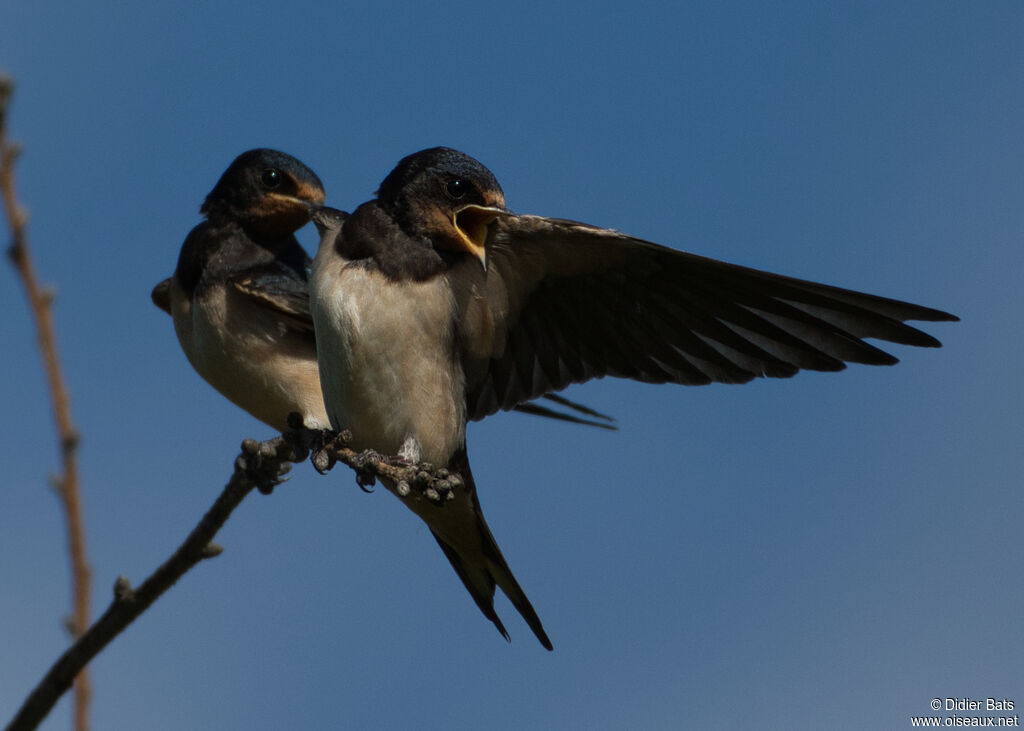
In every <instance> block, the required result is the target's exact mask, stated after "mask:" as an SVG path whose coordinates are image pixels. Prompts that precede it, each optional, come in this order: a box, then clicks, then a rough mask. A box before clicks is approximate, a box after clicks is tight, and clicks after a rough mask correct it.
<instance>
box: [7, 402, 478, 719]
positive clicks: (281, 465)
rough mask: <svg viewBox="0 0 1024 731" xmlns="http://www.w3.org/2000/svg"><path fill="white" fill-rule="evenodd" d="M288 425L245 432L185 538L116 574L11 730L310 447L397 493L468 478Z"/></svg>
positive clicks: (321, 459) (325, 462)
mask: <svg viewBox="0 0 1024 731" xmlns="http://www.w3.org/2000/svg"><path fill="white" fill-rule="evenodd" d="M289 426H291V427H292V428H291V429H290V430H289V431H287V432H285V433H284V434H282V435H281V436H279V437H275V438H274V439H269V440H267V441H265V442H257V441H255V440H253V439H246V440H245V441H244V442H242V453H241V454H240V455H238V457H236V458H235V468H234V472H233V473H232V475H231V479H229V480H228V483H227V485H226V486H225V487H224V491H223V492H222V493H221V494H220V497H218V498H217V500H216V501H215V502H214V503H213V505H212V506H211V507H210V509H209V510H208V511H207V512H206V515H204V516H203V518H202V520H200V521H199V523H198V525H196V527H195V528H194V529H193V530H192V532H191V533H190V534H189V536H188V538H186V539H185V542H184V543H182V544H181V546H179V547H178V550H176V551H175V552H174V554H173V555H172V556H171V557H170V558H169V559H167V561H165V562H164V563H163V564H162V565H161V566H160V568H158V569H157V570H156V571H154V572H153V574H152V575H150V577H149V578H147V579H146V580H145V581H144V582H143V583H142V584H141V585H140V586H139V588H138V589H132V586H131V583H130V582H129V581H128V579H127V578H125V577H123V576H120V577H118V579H117V581H116V582H115V583H114V599H113V601H112V602H111V604H110V606H109V607H107V610H106V611H105V612H104V613H103V615H102V616H101V617H100V618H99V619H98V620H96V623H95V624H93V626H92V627H90V628H89V629H88V630H87V631H86V632H85V633H84V634H83V635H82V636H81V637H79V638H78V641H77V642H75V643H74V644H73V645H72V646H71V647H70V648H68V649H67V651H65V652H64V654H63V655H61V657H60V658H59V659H58V660H57V662H56V663H54V665H53V666H52V667H51V668H50V670H49V671H48V672H47V673H46V675H45V676H44V677H43V679H42V680H41V681H40V682H39V684H38V685H37V686H36V687H35V689H34V690H33V691H32V693H31V694H30V695H29V696H28V698H27V699H26V700H25V702H24V703H23V704H22V706H21V708H20V709H19V711H18V715H16V716H15V717H14V718H13V719H12V720H11V722H10V723H9V724H8V725H7V727H6V731H32V729H35V728H36V727H38V725H39V724H40V723H41V722H42V720H43V719H44V718H46V716H47V714H48V713H49V712H50V710H51V709H52V708H53V706H54V705H55V704H56V703H57V701H58V700H59V699H60V697H61V696H62V695H63V694H64V693H65V692H66V691H67V689H68V688H69V687H70V686H71V683H72V681H73V680H74V678H75V676H76V675H77V674H78V673H79V672H81V671H82V669H83V668H84V667H85V666H86V665H87V664H88V663H89V662H90V661H91V660H92V659H93V658H94V657H96V655H98V654H99V653H100V651H102V650H103V648H104V647H106V646H107V645H108V644H110V642H111V641H112V640H113V639H114V638H115V637H117V636H118V635H119V634H120V633H121V632H123V631H124V630H125V628H127V627H128V625H129V624H131V623H132V622H133V621H134V620H135V619H136V618H137V617H138V616H139V615H140V614H142V613H143V612H144V611H146V609H148V608H149V607H150V605H152V604H153V602H155V601H156V600H157V599H158V598H159V597H160V595H161V594H163V593H164V592H165V591H167V590H168V589H169V588H171V586H173V585H174V584H175V583H176V582H177V581H178V579H180V578H181V577H182V576H184V575H185V573H186V572H188V571H189V570H190V569H191V568H192V567H193V566H195V565H196V564H198V563H199V562H200V561H202V560H203V559H206V558H213V557H214V556H217V555H218V554H220V552H221V550H223V549H221V547H220V546H218V545H217V544H215V543H213V542H212V541H213V538H214V536H216V535H217V532H218V531H219V530H220V529H221V527H222V526H223V525H224V523H226V522H227V520H228V518H229V517H230V516H231V513H232V511H234V509H235V508H237V507H238V506H239V505H240V504H241V502H242V500H244V499H245V497H246V496H247V495H248V494H249V493H250V492H252V490H253V488H256V489H258V490H259V491H260V492H262V493H264V494H269V493H271V492H272V491H273V489H274V487H275V486H276V485H278V484H280V483H281V482H282V479H283V477H284V475H285V474H287V472H288V471H289V470H290V469H291V464H290V463H292V462H302V461H304V460H305V459H306V458H307V457H308V456H309V455H310V451H311V450H313V464H314V466H316V467H317V469H318V470H319V471H321V472H323V471H325V470H326V469H330V468H331V467H332V466H333V465H334V464H335V463H337V462H343V463H345V464H347V465H349V466H351V467H352V468H353V469H355V470H356V472H357V480H358V481H359V484H360V485H367V484H372V482H373V480H374V479H376V478H378V477H382V478H384V479H385V480H387V481H392V482H394V483H395V484H396V485H397V486H398V487H397V488H395V489H396V490H397V491H398V492H399V494H402V491H403V490H406V491H408V490H412V489H416V490H417V491H420V492H422V494H423V495H424V496H425V497H426V498H427V499H429V500H436V501H443V500H445V499H446V498H447V497H448V496H449V495H450V494H451V491H452V490H453V489H454V488H457V487H459V486H460V485H461V484H462V481H461V479H460V478H459V476H458V475H452V474H449V473H448V472H447V470H443V469H441V470H436V469H434V467H433V466H432V465H429V464H425V463H422V464H408V463H405V462H404V460H402V459H401V458H400V457H381V456H380V455H376V454H368V453H356V452H354V451H353V450H351V449H349V448H348V446H347V442H348V441H349V440H350V439H351V435H349V434H348V433H347V432H342V433H341V434H340V435H333V434H331V433H330V432H319V431H312V430H308V429H305V428H304V427H302V419H301V418H298V414H293V415H291V417H290V418H289ZM402 485H405V487H404V488H403V487H402ZM405 494H406V495H407V494H408V492H405Z"/></svg>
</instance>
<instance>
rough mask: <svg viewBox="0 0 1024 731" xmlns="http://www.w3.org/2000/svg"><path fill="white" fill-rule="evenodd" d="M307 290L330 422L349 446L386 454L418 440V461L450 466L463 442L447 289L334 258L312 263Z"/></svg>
mask: <svg viewBox="0 0 1024 731" xmlns="http://www.w3.org/2000/svg"><path fill="white" fill-rule="evenodd" d="M311 284H312V286H311V297H312V302H311V305H312V312H313V321H314V324H315V326H316V338H317V360H318V362H319V365H320V380H321V385H322V387H323V392H324V402H325V405H326V407H327V413H328V416H329V417H330V419H331V425H332V426H333V427H334V428H335V429H349V430H350V431H351V432H352V436H353V440H354V441H353V445H352V446H353V448H355V449H375V450H377V451H378V452H381V453H383V454H396V453H397V452H398V449H399V448H400V447H401V446H402V444H403V442H404V441H405V440H406V439H407V438H408V437H415V438H416V440H417V441H418V442H419V445H420V449H421V457H422V459H423V460H425V461H428V462H432V463H434V464H439V465H444V464H447V463H448V460H449V459H450V457H451V455H452V453H454V452H455V450H456V449H458V448H459V446H461V445H462V443H463V442H464V440H465V395H464V378H463V375H462V369H461V366H460V365H459V364H458V362H457V360H456V358H455V355H454V351H455V348H454V347H453V338H454V335H453V333H452V332H451V323H452V317H451V313H452V311H453V302H452V297H451V293H450V290H449V288H448V287H445V286H441V284H440V283H439V282H438V281H436V280H435V281H433V282H430V281H427V282H419V283H417V282H405V283H400V282H392V281H388V280H387V279H386V278H385V277H384V276H383V275H382V274H380V273H378V272H374V271H371V270H369V269H367V268H366V267H363V266H358V265H352V264H347V265H346V263H345V262H343V261H342V260H340V259H338V258H336V257H330V258H329V259H328V260H327V262H326V264H324V263H323V262H322V261H321V258H320V257H318V259H317V265H316V266H315V267H314V272H313V280H312V283H311ZM438 323H444V327H445V331H444V332H438V331H437V327H438Z"/></svg>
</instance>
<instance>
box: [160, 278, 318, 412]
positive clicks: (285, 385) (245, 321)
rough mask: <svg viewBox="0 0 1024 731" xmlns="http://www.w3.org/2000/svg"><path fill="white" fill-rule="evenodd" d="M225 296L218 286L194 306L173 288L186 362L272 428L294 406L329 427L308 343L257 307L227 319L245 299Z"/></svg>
mask: <svg viewBox="0 0 1024 731" xmlns="http://www.w3.org/2000/svg"><path fill="white" fill-rule="evenodd" d="M229 296H231V295H230V294H229V293H228V291H227V290H226V289H223V288H221V289H217V290H216V291H215V292H214V293H213V294H212V295H211V296H210V297H209V298H208V299H207V300H206V302H205V306H204V307H201V308H193V307H191V305H190V303H189V302H188V299H187V298H186V297H185V296H184V294H183V293H182V292H180V291H179V290H178V289H176V288H172V292H171V307H172V311H173V312H174V325H175V331H176V332H177V335H178V340H179V342H180V343H181V347H182V350H184V351H185V355H186V356H187V357H188V359H189V362H190V363H191V364H192V366H193V367H194V368H195V369H196V371H197V372H198V373H199V375H201V376H202V377H203V378H204V379H205V380H206V381H207V382H208V383H209V384H210V385H212V386H213V387H214V388H216V389H217V390H218V391H220V392H221V394H223V395H224V396H226V397H227V398H228V399H229V400H230V401H232V402H233V403H234V404H236V405H237V406H240V407H241V408H243V409H245V410H246V411H248V412H249V413H250V414H252V415H253V416H255V417H256V418H257V419H259V420H260V421H263V422H264V423H267V424H270V425H271V426H272V427H274V428H275V429H279V430H284V429H286V428H287V423H286V422H287V416H288V414H289V413H290V412H292V411H297V412H299V413H300V414H302V415H303V420H304V421H305V424H306V426H308V427H310V428H327V425H328V421H327V415H326V413H325V412H324V408H323V402H322V400H321V398H320V395H319V390H320V388H319V379H318V372H317V365H316V362H315V360H314V354H313V352H312V347H311V346H309V345H307V344H306V343H305V342H303V341H298V340H296V341H293V340H292V338H290V337H289V336H288V335H287V333H285V332H283V331H282V330H281V329H280V328H279V327H278V326H277V325H276V323H275V321H274V318H273V316H272V315H270V314H266V313H264V312H263V311H262V310H260V308H258V307H255V306H251V305H250V306H249V309H248V310H247V314H245V315H244V316H243V315H236V316H235V317H234V318H230V319H229V318H228V314H227V313H228V312H229V310H231V309H232V307H233V308H235V310H238V309H239V308H241V307H243V306H244V305H246V304H247V303H245V302H244V299H243V298H241V297H240V296H238V295H235V298H236V300H239V301H235V302H233V303H229V302H228V297H229ZM250 310H251V311H250Z"/></svg>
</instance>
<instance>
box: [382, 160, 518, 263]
mask: <svg viewBox="0 0 1024 731" xmlns="http://www.w3.org/2000/svg"><path fill="white" fill-rule="evenodd" d="M377 197H378V200H379V201H380V203H381V204H382V205H384V206H385V207H387V208H388V209H389V210H390V211H391V212H392V214H393V215H394V217H395V220H396V221H398V224H399V226H401V227H402V229H403V230H404V231H405V232H406V233H407V234H409V235H410V236H413V237H417V238H421V239H427V240H429V241H430V243H431V245H432V246H433V247H434V248H436V249H438V250H440V251H441V252H445V253H448V254H452V253H455V254H460V253H461V254H467V255H469V256H472V257H474V258H476V259H477V260H478V261H479V262H480V263H481V265H483V266H484V268H486V267H487V237H488V234H489V231H490V225H491V223H493V222H494V220H495V219H497V218H498V217H499V216H502V215H509V214H510V211H509V210H508V209H507V208H506V207H505V194H504V193H503V192H502V190H501V186H500V185H499V184H498V181H497V179H496V178H495V177H494V175H493V174H492V173H491V171H490V170H488V169H487V168H486V167H484V166H483V165H481V164H480V163H479V162H477V161H476V160H474V159H473V158H471V157H470V156H469V155H466V154H464V153H462V152H459V151H458V150H452V149H450V148H447V147H433V148H431V149H428V150H422V151H420V152H416V153H413V154H412V155H409V156H408V157H406V158H404V159H402V160H401V161H400V162H399V163H398V165H397V166H396V167H395V169H394V170H392V171H391V173H390V174H389V175H388V176H387V177H386V178H385V179H384V182H382V183H381V184H380V189H379V190H378V191H377Z"/></svg>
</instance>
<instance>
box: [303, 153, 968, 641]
mask: <svg viewBox="0 0 1024 731" xmlns="http://www.w3.org/2000/svg"><path fill="white" fill-rule="evenodd" d="M332 215H333V214H329V213H319V212H318V213H315V214H314V222H316V223H318V228H320V229H321V242H320V248H319V251H318V253H317V255H316V259H315V261H314V264H313V278H312V282H311V290H310V291H311V310H312V313H313V320H314V322H315V323H316V331H317V341H318V342H317V345H318V354H319V363H320V380H321V384H322V386H323V391H324V402H325V403H326V406H327V414H328V416H329V417H330V420H331V425H332V427H333V428H334V429H335V430H338V429H342V428H346V429H350V430H351V432H352V435H353V437H354V440H355V443H354V444H353V445H352V446H353V447H354V448H356V449H371V450H374V451H377V452H380V453H383V454H388V455H396V454H398V455H411V456H413V457H416V458H419V459H423V460H425V461H427V462H431V463H434V464H437V465H446V466H447V467H448V468H449V469H450V470H451V471H453V472H458V473H460V474H461V476H462V478H463V480H464V483H465V489H464V490H460V491H459V492H458V493H457V497H456V499H454V500H449V501H448V502H446V503H444V504H442V505H438V504H435V502H433V501H430V500H427V499H424V498H423V496H420V495H417V494H415V493H413V494H409V495H408V496H406V497H404V498H403V499H404V501H405V502H406V504H407V505H409V507H411V508H412V509H413V510H414V511H415V512H416V513H417V514H418V515H419V516H420V517H421V518H422V519H423V520H424V521H425V522H426V523H427V525H428V526H429V527H430V529H431V531H432V532H433V534H434V537H435V538H436V539H437V542H438V543H439V544H440V545H441V548H442V549H443V550H444V553H445V555H446V556H447V557H448V559H449V560H450V561H451V563H452V566H453V567H454V568H455V571H456V573H457V574H458V575H459V578H461V579H462V581H463V583H464V584H465V585H466V588H467V589H468V590H469V593H470V594H471V595H472V596H473V598H474V600H476V603H477V605H478V606H479V607H480V609H481V611H483V613H484V614H485V615H486V616H487V617H488V618H489V619H490V620H491V621H492V622H493V623H494V624H495V626H496V627H497V628H498V630H499V631H500V632H501V633H502V634H503V635H504V636H505V637H506V639H507V638H508V633H507V632H506V631H505V627H504V626H503V625H502V623H501V620H500V619H499V618H498V616H497V614H496V613H495V611H494V588H495V585H497V586H500V587H501V589H502V591H504V592H505V594H506V595H507V596H508V597H509V599H510V600H511V601H512V604H513V605H514V606H515V607H516V609H518V610H519V612H520V614H522V615H523V618H524V619H525V620H526V622H527V624H528V625H529V626H530V628H531V629H532V630H533V632H534V634H535V635H536V636H537V638H538V639H539V640H540V642H541V644H542V645H544V647H546V648H547V649H549V650H550V649H551V642H550V640H549V639H548V636H547V634H546V633H545V632H544V628H543V626H542V625H541V622H540V619H539V617H538V616H537V613H536V612H535V611H534V609H533V607H532V606H531V604H530V602H529V600H528V599H527V597H526V595H525V594H524V592H523V590H522V588H521V587H520V586H519V584H518V582H517V581H516V580H515V578H514V577H513V575H512V572H511V571H510V570H509V567H508V564H507V563H506V562H505V559H504V558H503V557H502V555H501V551H500V550H499V549H498V546H497V544H496V543H495V541H494V537H493V536H492V535H491V532H490V530H489V529H488V527H487V524H486V522H485V521H484V518H483V514H482V513H481V511H480V502H479V500H478V497H477V493H476V487H475V485H474V482H473V477H472V474H471V472H470V468H469V461H468V458H467V454H466V422H467V421H468V420H473V419H480V418H483V417H484V416H487V415H488V414H492V413H494V412H496V411H498V410H501V409H508V408H510V407H511V406H514V405H515V404H517V403H520V402H522V401H523V400H525V399H529V398H533V397H535V396H538V395H540V394H542V393H547V392H549V391H557V390H558V389H561V388H564V387H565V386H567V385H569V384H570V383H577V382H582V381H586V380H589V379H591V378H599V377H601V376H606V375H610V376H618V377H620V378H630V379H634V380H638V381H645V382H649V383H679V384H686V385H697V384H707V383H711V382H713V381H718V382H723V383H745V382H747V381H750V380H752V379H754V378H756V377H758V376H770V377H776V378H786V377H790V376H792V375H794V374H795V373H796V372H797V371H799V370H800V369H801V368H806V369H810V370H822V371H837V370H841V369H842V368H844V367H845V363H846V362H856V363H867V364H871V365H891V364H893V363H895V362H896V358H894V357H892V356H891V355H889V354H888V353H885V352H883V351H882V350H880V349H878V348H876V347H874V346H873V345H869V344H868V343H866V342H864V341H863V338H868V337H870V338H877V339H880V340H887V341H890V342H894V343H901V344H906V345H917V346H924V347H935V346H938V345H939V342H938V341H937V340H936V339H935V338H933V337H931V336H930V335H927V334H925V333H923V332H921V331H919V330H916V329H914V328H913V327H910V326H908V325H905V324H903V321H905V320H932V321H939V320H956V319H957V318H956V317H954V316H953V315H949V314H947V313H945V312H940V311H938V310H933V309H930V308H927V307H920V306H918V305H913V304H909V303H906V302H900V301H897V300H892V299H886V298H883V297H876V296H873V295H869V294H861V293H859V292H853V291H850V290H845V289H839V288H836V287H830V286H828V285H824V284H816V283H814V282H808V281H802V280H799V279H793V278H790V277H785V276H780V275H777V274H769V273H766V272H761V271H757V270H754V269H747V268H744V267H740V266H736V265H734V264H727V263H724V262H720V261H715V260H713V259H708V258H704V257H700V256H697V255H694V254H689V253H685V252H682V251H677V250H674V249H670V248H666V247H664V246H660V245H658V244H654V243H651V242H648V241H642V240H640V239H636V238H632V237H630V236H626V235H624V234H622V233H619V232H617V231H612V230H608V229H603V228H597V227H594V226H589V225H587V224H582V223H576V222H573V221H567V220H561V219H554V218H542V217H539V216H525V215H516V214H514V213H512V212H511V211H510V210H508V209H507V208H506V207H505V197H504V193H503V192H502V189H501V186H500V185H499V184H498V181H497V180H496V179H495V177H494V175H493V174H492V173H491V172H490V171H489V170H488V169H487V168H485V167H484V166H483V165H481V164H480V163H479V162H477V161H476V160H474V159H473V158H471V157H469V156H467V155H465V154H463V153H461V152H458V151H456V150H451V149H447V148H443V147H439V148H433V149H429V150H424V151H422V152H418V153H415V154H413V155H410V156H408V157H406V158H405V159H403V160H402V161H401V162H399V163H398V166H397V167H396V168H395V169H394V170H393V171H392V172H391V173H390V174H389V175H388V176H387V177H386V178H385V179H384V181H383V182H382V183H381V185H380V189H379V190H378V191H377V197H376V198H375V199H374V200H371V201H369V202H367V203H364V204H363V205H361V206H360V207H359V208H357V209H356V210H355V212H354V213H353V214H352V215H351V217H349V218H348V219H347V220H346V221H345V222H344V226H338V225H330V219H331V218H332ZM389 487H390V488H391V489H392V490H394V486H389ZM396 494H397V493H396Z"/></svg>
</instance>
